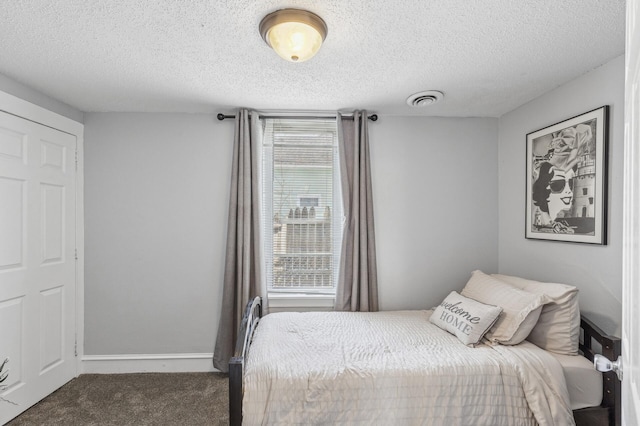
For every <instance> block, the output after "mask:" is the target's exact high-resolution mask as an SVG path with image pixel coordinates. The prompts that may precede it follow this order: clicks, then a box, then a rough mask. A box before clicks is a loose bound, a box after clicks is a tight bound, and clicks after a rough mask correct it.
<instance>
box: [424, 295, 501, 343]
mask: <svg viewBox="0 0 640 426" xmlns="http://www.w3.org/2000/svg"><path fill="white" fill-rule="evenodd" d="M500 312H502V308H501V307H499V306H492V305H487V304H484V303H480V302H478V301H476V300H473V299H469V298H468V297H464V296H462V295H460V294H458V293H456V292H455V291H452V292H451V293H449V295H448V296H447V297H446V298H445V299H444V300H443V301H442V303H440V305H439V306H437V307H436V308H435V310H434V311H433V314H432V315H431V318H429V321H430V322H432V323H433V324H435V325H437V326H438V327H440V328H441V329H443V330H445V331H448V332H449V333H451V334H453V335H455V336H456V337H457V338H458V339H459V340H460V341H461V342H462V343H464V344H465V345H467V346H475V345H477V344H478V343H479V342H480V339H482V336H484V334H485V333H486V332H487V331H488V330H489V329H490V328H491V326H492V325H493V324H494V323H495V322H496V321H497V319H498V317H499V316H500Z"/></svg>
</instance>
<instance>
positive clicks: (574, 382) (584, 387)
mask: <svg viewBox="0 0 640 426" xmlns="http://www.w3.org/2000/svg"><path fill="white" fill-rule="evenodd" d="M551 354H552V355H553V357H554V358H555V359H557V360H558V362H559V363H560V365H561V366H562V371H563V372H564V378H565V382H566V384H567V391H568V392H569V400H570V401H571V409H572V410H579V409H581V408H586V407H597V406H599V405H600V404H601V403H602V373H600V372H599V371H596V369H595V368H593V363H592V362H591V361H589V360H588V359H586V358H585V357H583V356H579V355H575V356H572V355H560V354H555V353H551Z"/></svg>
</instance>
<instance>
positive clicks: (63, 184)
mask: <svg viewBox="0 0 640 426" xmlns="http://www.w3.org/2000/svg"><path fill="white" fill-rule="evenodd" d="M76 167H77V166H76V136H73V135H70V134H67V133H63V132H61V131H58V130H55V129H52V128H50V127H46V126H43V125H41V124H37V123H34V122H32V121H29V120H25V119H23V118H19V117H16V116H14V115H11V114H7V113H5V112H0V362H2V360H3V359H5V358H7V357H8V358H9V360H10V361H9V363H8V365H7V366H8V367H9V376H8V378H7V380H6V381H5V382H4V383H3V385H5V386H7V388H6V389H5V390H4V391H3V392H2V393H0V396H2V397H3V398H4V399H6V400H9V401H12V402H13V403H14V404H10V403H7V402H3V401H0V424H4V423H5V422H7V421H8V420H10V419H11V418H13V417H15V416H17V415H18V414H20V413H21V412H22V411H24V410H26V409H27V408H29V407H30V406H31V405H33V404H34V403H36V402H38V401H39V400H40V399H42V398H43V397H45V396H46V395H48V394H50V393H51V392H53V391H54V390H56V389H57V388H59V387H60V386H62V385H63V384H65V383H66V382H68V381H69V380H71V379H72V378H73V377H75V375H76V361H75V340H76V335H75V334H76V314H75V310H76V268H75V262H76V259H75V258H76V251H75V250H76V243H75V233H76V223H75V221H76V188H75V186H76Z"/></svg>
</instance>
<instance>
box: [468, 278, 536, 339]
mask: <svg viewBox="0 0 640 426" xmlns="http://www.w3.org/2000/svg"><path fill="white" fill-rule="evenodd" d="M462 295H463V296H466V297H470V298H472V299H475V300H477V301H478V302H482V303H486V304H488V305H495V306H500V307H501V308H502V309H503V311H502V314H500V318H498V321H496V323H495V324H494V326H493V327H492V328H491V330H489V332H488V333H487V334H486V337H487V339H489V341H491V342H493V343H500V344H502V345H517V344H518V343H520V342H522V341H523V340H524V339H526V338H527V336H528V335H529V333H530V332H531V330H532V329H533V327H534V326H535V325H536V323H537V322H538V318H539V317H540V311H542V305H544V304H545V303H546V302H547V297H546V296H545V295H540V294H534V293H529V292H527V291H524V290H520V289H517V288H515V287H513V286H511V285H509V284H507V283H504V282H502V281H500V280H498V279H496V278H493V277H490V276H489V275H487V274H485V273H483V272H482V271H473V273H472V274H471V278H470V279H469V281H468V282H467V285H466V286H465V287H464V289H462Z"/></svg>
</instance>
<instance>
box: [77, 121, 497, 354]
mask: <svg viewBox="0 0 640 426" xmlns="http://www.w3.org/2000/svg"><path fill="white" fill-rule="evenodd" d="M497 132H498V130H497V119H449V118H447V119H439V118H431V119H425V118H419V117H411V118H401V117H381V119H380V120H379V121H378V122H376V123H371V124H370V134H371V151H372V153H371V156H372V169H373V176H372V178H373V180H374V188H375V189H374V197H375V198H374V202H375V205H374V211H375V215H376V217H375V220H376V228H377V231H378V234H377V247H378V256H379V258H378V267H379V280H380V300H381V307H382V309H387V310H388V309H409V308H429V307H431V306H433V305H435V304H437V303H439V302H440V301H441V300H442V299H443V298H444V296H445V295H446V294H448V292H449V291H451V290H453V289H459V288H461V287H462V286H463V285H464V283H465V282H466V280H467V279H468V278H469V275H470V272H471V271H472V270H473V269H476V268H481V269H484V270H487V271H489V272H494V271H496V270H497V256H498V254H497V253H498V245H497V229H498V224H497V205H498V202H497V199H498V192H497V178H498V172H497V143H496V141H497ZM232 139H233V123H232V122H230V121H225V122H218V121H217V120H216V119H215V118H214V117H213V116H212V115H211V116H210V115H190V114H131V113H128V114H115V113H88V114H86V115H85V144H86V148H85V212H86V213H85V214H86V251H85V253H86V256H85V257H86V274H85V275H86V276H85V312H86V314H85V335H86V337H85V353H86V354H87V355H108V354H140V353H202V352H212V351H213V342H214V338H215V333H216V330H217V323H218V315H219V312H220V298H221V294H222V288H221V283H222V277H223V271H222V267H223V261H224V244H225V238H226V230H225V226H226V222H227V202H228V192H229V174H230V160H231V155H232V151H231V150H232Z"/></svg>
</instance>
